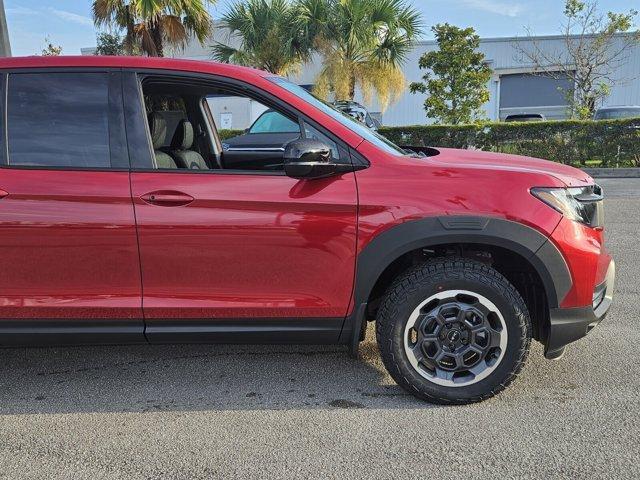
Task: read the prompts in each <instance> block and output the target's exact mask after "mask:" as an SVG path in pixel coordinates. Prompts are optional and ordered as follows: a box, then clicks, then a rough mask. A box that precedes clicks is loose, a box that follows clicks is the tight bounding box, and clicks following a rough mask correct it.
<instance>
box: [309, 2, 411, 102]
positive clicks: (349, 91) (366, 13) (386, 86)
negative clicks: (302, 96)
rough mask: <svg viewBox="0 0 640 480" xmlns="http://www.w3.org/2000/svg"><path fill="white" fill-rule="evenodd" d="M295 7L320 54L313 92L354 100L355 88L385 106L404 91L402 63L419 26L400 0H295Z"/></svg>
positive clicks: (406, 6)
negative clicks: (375, 98) (358, 88)
mask: <svg viewBox="0 0 640 480" xmlns="http://www.w3.org/2000/svg"><path fill="white" fill-rule="evenodd" d="M298 9H299V11H300V17H301V19H302V21H303V23H304V24H305V28H306V31H307V32H309V34H310V35H312V36H313V37H314V38H315V43H314V47H315V49H316V50H317V51H318V52H319V53H320V55H321V56H322V64H323V66H322V70H321V71H320V73H319V75H318V77H317V78H316V85H315V88H314V93H316V94H317V95H319V96H321V97H324V98H326V97H327V96H328V95H329V93H330V92H332V93H333V94H334V96H335V99H336V100H353V97H354V95H355V91H356V87H360V90H361V92H362V95H363V97H364V101H365V103H370V102H371V98H372V96H373V94H374V93H375V95H376V97H377V99H378V101H379V102H380V105H381V107H382V108H383V109H384V108H386V106H387V105H388V104H389V103H390V102H392V101H395V100H396V99H397V98H399V96H400V95H401V94H402V92H404V90H405V87H406V81H405V78H404V75H403V73H402V70H401V67H402V64H403V63H404V61H405V60H406V57H407V54H408V53H409V51H410V50H411V48H412V47H413V45H414V42H415V41H416V38H417V37H418V36H419V35H420V33H421V28H422V24H421V18H420V14H419V13H418V12H417V11H416V10H414V9H413V8H411V7H409V6H408V5H406V4H405V3H404V2H403V0H299V6H298Z"/></svg>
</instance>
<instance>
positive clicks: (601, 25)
mask: <svg viewBox="0 0 640 480" xmlns="http://www.w3.org/2000/svg"><path fill="white" fill-rule="evenodd" d="M564 15H565V21H564V23H563V25H562V27H561V33H562V37H563V43H564V45H565V49H564V50H565V52H566V53H565V52H558V51H549V50H548V48H545V47H544V45H541V44H540V43H539V42H537V41H534V42H533V44H531V43H525V42H517V43H516V45H515V46H516V48H517V50H518V51H519V52H520V54H521V55H522V57H524V58H525V59H526V60H528V61H529V62H531V63H533V64H534V65H535V68H536V71H537V73H538V74H539V75H545V76H549V77H552V78H559V79H561V78H562V79H566V78H568V79H569V80H570V83H571V84H572V85H573V88H572V89H571V90H569V91H567V92H565V93H566V95H567V100H568V102H569V105H570V112H569V113H570V114H571V116H572V117H574V118H592V117H593V113H594V112H595V110H596V108H597V107H598V105H599V104H600V103H601V102H602V100H604V99H605V98H606V97H607V96H608V95H609V94H610V92H611V87H612V86H613V85H616V84H623V83H625V82H626V81H628V80H629V79H628V78H621V77H620V71H621V66H622V65H623V64H624V63H625V62H627V61H628V59H629V55H630V54H631V52H632V51H633V50H632V48H631V47H633V46H634V45H637V44H638V42H640V31H635V32H633V31H632V30H633V23H634V20H635V19H636V17H637V16H638V11H637V10H634V9H631V10H629V11H628V12H626V13H615V12H607V13H602V12H600V11H599V9H598V2H597V1H596V0H585V1H580V0H565V8H564ZM528 33H530V34H531V32H528Z"/></svg>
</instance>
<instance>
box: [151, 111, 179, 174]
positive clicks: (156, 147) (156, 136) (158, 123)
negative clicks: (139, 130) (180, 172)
mask: <svg viewBox="0 0 640 480" xmlns="http://www.w3.org/2000/svg"><path fill="white" fill-rule="evenodd" d="M149 132H150V133H151V144H152V145H153V154H154V155H155V163H156V168H158V169H176V168H178V164H177V163H176V161H175V160H174V159H173V158H171V156H170V155H169V154H168V153H166V152H164V151H162V150H161V148H162V147H163V146H164V142H165V139H166V137H167V122H166V121H165V119H164V117H163V116H162V115H161V114H160V113H158V112H151V114H149Z"/></svg>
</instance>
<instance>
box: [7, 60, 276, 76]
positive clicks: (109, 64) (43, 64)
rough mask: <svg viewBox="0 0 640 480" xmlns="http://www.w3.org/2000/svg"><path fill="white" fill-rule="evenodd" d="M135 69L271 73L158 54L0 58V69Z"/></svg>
mask: <svg viewBox="0 0 640 480" xmlns="http://www.w3.org/2000/svg"><path fill="white" fill-rule="evenodd" d="M56 67H58V68H64V67H87V68H100V67H103V68H137V69H162V70H176V71H187V72H202V73H211V74H215V75H222V76H229V77H238V76H247V75H249V76H260V77H265V76H272V75H273V74H271V73H269V72H265V71H263V70H257V69H255V68H249V67H240V66H238V65H230V64H226V63H218V62H213V61H211V62H209V61H202V60H182V59H180V60H178V59H174V58H158V57H125V56H88V55H87V56H64V55H63V56H50V57H46V56H35V55H34V56H31V57H7V58H0V68H56Z"/></svg>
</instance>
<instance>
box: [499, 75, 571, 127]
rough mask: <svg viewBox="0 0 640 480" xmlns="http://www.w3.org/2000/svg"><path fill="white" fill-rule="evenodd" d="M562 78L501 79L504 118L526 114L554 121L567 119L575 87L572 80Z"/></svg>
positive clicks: (520, 76) (501, 110)
mask: <svg viewBox="0 0 640 480" xmlns="http://www.w3.org/2000/svg"><path fill="white" fill-rule="evenodd" d="M560 75H561V74H554V76H553V77H550V76H543V75H532V74H528V73H519V74H513V75H502V76H500V119H501V120H504V119H505V117H506V116H507V115H513V114H522V113H541V114H543V115H544V116H545V117H547V118H548V119H550V120H556V119H562V118H566V117H567V98H566V95H567V93H568V92H570V91H571V88H572V84H571V80H570V79H569V78H567V77H566V76H564V75H562V76H560Z"/></svg>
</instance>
